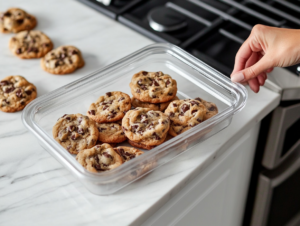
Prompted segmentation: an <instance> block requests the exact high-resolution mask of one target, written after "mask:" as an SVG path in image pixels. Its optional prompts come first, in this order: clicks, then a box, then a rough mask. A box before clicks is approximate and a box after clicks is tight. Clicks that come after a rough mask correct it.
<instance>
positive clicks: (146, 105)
mask: <svg viewBox="0 0 300 226" xmlns="http://www.w3.org/2000/svg"><path fill="white" fill-rule="evenodd" d="M173 100H179V98H178V97H177V96H176V97H174V98H173V99H172V100H171V101H168V102H164V103H157V104H152V103H147V102H142V101H140V100H138V99H136V98H134V97H132V98H131V105H132V106H133V107H135V108H137V107H141V108H149V109H151V110H153V111H164V110H165V109H166V108H167V107H168V106H169V104H170V103H171V102H172V101H173Z"/></svg>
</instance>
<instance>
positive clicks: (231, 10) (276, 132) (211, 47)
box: [79, 0, 300, 226]
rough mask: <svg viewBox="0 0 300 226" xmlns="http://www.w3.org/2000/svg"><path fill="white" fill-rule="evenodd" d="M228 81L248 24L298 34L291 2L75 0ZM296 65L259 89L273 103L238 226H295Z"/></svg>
mask: <svg viewBox="0 0 300 226" xmlns="http://www.w3.org/2000/svg"><path fill="white" fill-rule="evenodd" d="M79 1H80V2H83V3H85V4H88V5H89V6H91V7H93V8H95V9H96V10H98V11H100V12H102V13H104V14H106V15H108V16H110V17H112V18H114V19H116V20H117V21H119V22H120V23H123V24H124V25H126V26H128V27H130V28H132V29H134V30H136V31H137V32H139V33H141V34H143V35H145V36H147V37H149V38H151V39H153V40H155V41H158V42H170V43H173V44H175V45H178V46H180V47H181V48H183V49H185V50H187V51H188V52H190V53H191V54H192V55H194V56H195V57H197V58H199V59H200V60H202V61H204V62H206V63H207V64H209V65H211V66H212V67H214V68H216V69H217V70H219V71H220V72H222V73H223V74H224V75H226V76H229V75H230V74H231V71H232V69H233V66H234V59H235V54H236V52H237V51H238V49H239V48H240V46H241V44H242V43H243V42H244V41H245V40H246V39H247V37H248V36H249V34H250V32H251V29H252V27H253V26H254V25H256V24H264V25H268V26H276V27H283V28H294V29H300V16H299V15H300V14H299V13H300V1H299V0H110V1H107V0H79ZM299 76H300V66H299V65H294V66H291V67H287V68H284V69H282V68H276V69H275V70H274V71H273V72H272V73H271V74H270V75H269V79H268V80H267V83H266V85H265V86H266V87H267V88H269V89H271V90H273V91H275V92H278V93H280V94H281V100H282V102H281V104H280V106H278V107H277V108H276V109H275V110H274V111H273V112H272V113H271V114H270V115H268V116H267V117H266V118H265V119H264V120H263V121H262V124H261V129H260V134H259V141H258V144H257V152H256V155H255V159H254V163H253V172H252V176H251V181H250V186H249V194H248V199H247V205H246V208H245V216H244V225H252V226H259V225H270V226H276V225H289V226H290V225H300V223H299V222H298V218H299V216H300V205H299V203H300V189H299V188H300V187H299V181H300V172H299V165H300V164H299V161H300V160H299V156H300V155H299V152H300V150H299V149H300V77H299Z"/></svg>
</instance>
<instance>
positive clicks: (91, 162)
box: [76, 144, 123, 173]
mask: <svg viewBox="0 0 300 226" xmlns="http://www.w3.org/2000/svg"><path fill="white" fill-rule="evenodd" d="M76 160H77V161H78V162H79V163H80V164H81V165H82V166H83V167H84V168H86V169H87V170H88V171H90V172H93V173H97V172H99V171H100V172H101V171H107V170H112V169H114V168H117V167H118V166H120V165H122V164H123V159H122V157H121V156H120V155H119V154H118V153H117V152H116V151H115V150H114V149H113V148H112V147H111V146H110V145H109V144H102V145H96V146H94V147H92V148H90V149H85V150H83V151H81V152H79V153H78V155H77V156H76Z"/></svg>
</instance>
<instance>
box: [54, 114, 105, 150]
mask: <svg viewBox="0 0 300 226" xmlns="http://www.w3.org/2000/svg"><path fill="white" fill-rule="evenodd" d="M52 134H53V137H54V139H55V140H56V141H57V142H58V143H59V144H60V145H61V146H63V147H64V148H65V149H66V150H67V151H68V152H70V153H71V154H78V152H80V151H82V150H84V149H87V148H91V147H93V146H94V145H95V144H96V142H97V140H98V136H99V132H98V129H97V126H96V123H95V122H94V121H93V120H91V119H90V118H89V117H87V116H84V115H82V114H68V115H67V114H65V115H64V116H63V117H61V118H59V119H58V121H57V122H56V124H55V125H54V127H53V129H52Z"/></svg>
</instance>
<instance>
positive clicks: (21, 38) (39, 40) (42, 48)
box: [9, 31, 53, 59]
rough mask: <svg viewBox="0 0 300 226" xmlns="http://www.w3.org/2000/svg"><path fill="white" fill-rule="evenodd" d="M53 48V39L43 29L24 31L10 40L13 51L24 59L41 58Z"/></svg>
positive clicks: (10, 47)
mask: <svg viewBox="0 0 300 226" xmlns="http://www.w3.org/2000/svg"><path fill="white" fill-rule="evenodd" d="M52 48H53V44H52V41H51V40H50V38H49V37H48V36H47V35H45V34H44V33H43V32H41V31H22V32H19V33H18V34H16V35H15V36H14V37H12V38H11V39H10V41H9V49H10V50H11V52H12V53H13V54H14V55H16V56H17V57H19V58H22V59H33V58H41V57H43V56H45V55H46V54H47V53H48V52H49V51H51V49H52Z"/></svg>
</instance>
